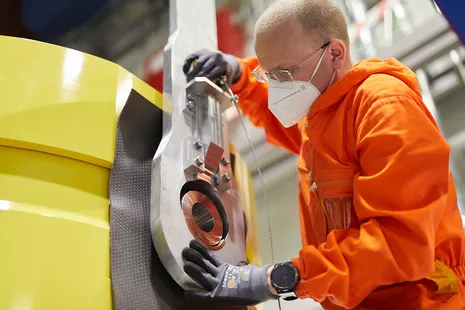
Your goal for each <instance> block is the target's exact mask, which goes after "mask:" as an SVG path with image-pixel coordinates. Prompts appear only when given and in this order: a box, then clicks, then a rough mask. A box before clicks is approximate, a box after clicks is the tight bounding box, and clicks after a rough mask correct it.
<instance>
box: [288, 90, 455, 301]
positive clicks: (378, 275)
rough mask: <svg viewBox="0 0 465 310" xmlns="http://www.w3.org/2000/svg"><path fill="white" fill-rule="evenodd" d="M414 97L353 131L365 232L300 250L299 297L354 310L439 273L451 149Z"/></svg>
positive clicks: (337, 234) (376, 106)
mask: <svg viewBox="0 0 465 310" xmlns="http://www.w3.org/2000/svg"><path fill="white" fill-rule="evenodd" d="M412 97H413V96H412ZM412 97H407V96H395V97H387V98H382V99H379V100H375V101H374V102H373V103H372V105H371V106H370V107H369V108H367V109H366V114H365V115H364V117H362V119H361V121H360V123H359V126H358V129H357V131H356V136H357V137H356V140H357V152H358V156H359V160H360V167H361V172H359V173H358V174H357V175H356V176H355V178H354V186H353V190H354V192H353V203H354V208H355V211H356V213H357V216H358V217H359V219H360V222H361V223H362V224H361V226H360V229H347V230H335V231H332V232H331V233H329V234H328V236H327V241H326V242H325V243H323V244H322V245H320V247H318V248H315V247H313V246H307V247H304V248H303V249H302V250H301V252H300V256H299V257H298V258H295V259H294V260H293V263H294V265H296V267H297V269H298V270H299V273H300V276H301V281H300V282H299V283H298V286H297V294H298V296H299V297H301V298H306V297H310V298H313V299H315V300H317V301H320V302H322V301H323V300H324V299H325V298H328V299H329V300H330V301H331V302H333V303H335V304H336V305H339V306H342V307H347V308H352V307H355V306H356V305H358V304H359V303H360V302H361V301H362V300H363V299H365V298H366V297H367V296H368V295H369V294H370V293H371V292H372V291H373V290H374V289H375V288H377V287H379V286H383V285H390V284H394V283H399V282H404V281H417V280H420V279H422V278H424V277H426V276H428V275H430V274H431V273H432V272H433V271H434V263H435V253H434V249H435V235H436V232H437V230H438V226H439V223H440V220H441V218H442V213H443V211H444V208H445V206H446V203H447V195H448V191H449V181H450V179H449V178H450V177H451V175H450V170H449V154H450V147H449V145H448V144H447V142H446V140H445V139H444V137H443V136H442V135H441V134H440V132H439V130H438V128H437V125H436V123H435V122H434V120H433V119H432V117H431V115H430V113H429V112H428V111H427V110H426V108H425V107H424V105H423V104H422V102H421V99H419V98H418V99H416V98H412Z"/></svg>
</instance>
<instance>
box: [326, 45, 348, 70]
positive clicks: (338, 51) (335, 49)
mask: <svg viewBox="0 0 465 310" xmlns="http://www.w3.org/2000/svg"><path fill="white" fill-rule="evenodd" d="M328 49H329V53H330V55H331V57H332V65H333V69H334V71H337V70H339V69H341V68H342V66H343V65H344V60H345V58H346V56H347V48H346V45H345V44H344V42H342V41H341V40H333V41H331V44H330V45H329V47H328Z"/></svg>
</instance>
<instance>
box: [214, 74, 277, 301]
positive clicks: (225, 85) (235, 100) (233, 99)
mask: <svg viewBox="0 0 465 310" xmlns="http://www.w3.org/2000/svg"><path fill="white" fill-rule="evenodd" d="M227 81H228V78H227V77H226V76H223V77H222V78H221V79H220V84H221V85H222V86H223V88H224V89H226V90H227V91H228V93H229V95H230V96H231V102H232V103H233V105H234V106H235V108H236V110H237V113H238V114H239V119H240V120H241V124H242V128H243V129H244V132H245V135H246V137H247V140H248V141H249V146H250V149H251V150H252V155H253V158H254V161H255V166H256V167H257V171H258V177H259V178H260V184H261V186H262V193H263V200H264V201H265V209H266V217H267V221H268V236H269V238H270V248H271V261H272V263H273V265H274V264H276V262H275V258H274V247H273V230H272V226H271V217H270V209H269V206H268V197H267V195H266V188H265V183H264V182H263V176H262V171H261V169H260V165H259V164H258V159H257V155H256V153H255V147H254V145H253V142H252V139H251V138H250V135H249V131H248V130H247V127H246V126H245V123H244V118H243V117H242V113H241V110H240V109H239V105H238V102H239V97H238V96H237V95H235V94H234V93H233V91H232V90H231V87H230V86H229V84H228V82H227ZM278 308H279V310H281V300H280V299H278Z"/></svg>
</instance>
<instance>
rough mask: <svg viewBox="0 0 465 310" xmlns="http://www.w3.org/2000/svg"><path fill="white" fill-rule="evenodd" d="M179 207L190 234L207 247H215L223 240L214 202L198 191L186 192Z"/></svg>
mask: <svg viewBox="0 0 465 310" xmlns="http://www.w3.org/2000/svg"><path fill="white" fill-rule="evenodd" d="M181 207H182V211H183V213H184V217H185V219H186V223H187V227H188V228H189V230H190V232H191V233H192V236H194V238H195V239H197V240H199V241H200V242H202V243H203V244H205V245H206V246H208V247H211V248H215V247H217V246H218V245H219V244H220V243H221V242H222V240H224V238H223V235H224V228H225V227H224V226H223V220H222V218H221V215H220V213H219V211H218V209H217V207H216V206H215V204H214V203H213V202H212V201H211V200H210V199H209V198H208V197H207V196H205V195H204V194H202V193H201V192H198V191H189V192H187V193H186V194H185V195H184V196H183V198H182V200H181Z"/></svg>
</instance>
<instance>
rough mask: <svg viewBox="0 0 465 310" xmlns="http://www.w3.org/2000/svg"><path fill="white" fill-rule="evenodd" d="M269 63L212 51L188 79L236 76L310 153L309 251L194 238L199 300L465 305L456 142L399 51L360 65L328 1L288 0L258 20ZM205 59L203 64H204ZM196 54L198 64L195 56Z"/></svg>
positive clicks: (302, 204) (305, 167)
mask: <svg viewBox="0 0 465 310" xmlns="http://www.w3.org/2000/svg"><path fill="white" fill-rule="evenodd" d="M255 51H256V54H257V57H258V59H256V58H247V59H241V60H236V59H235V58H234V57H232V56H230V55H223V54H221V53H219V52H211V51H206V50H202V51H199V52H196V53H194V54H192V55H190V56H189V57H188V58H187V59H186V64H185V67H184V71H185V73H186V75H187V78H188V80H189V79H192V78H193V77H195V76H206V77H209V78H210V79H212V80H214V79H216V78H218V77H220V76H221V75H224V74H227V76H228V78H229V81H230V83H231V85H232V89H233V91H234V92H235V93H236V94H237V95H238V96H239V106H240V108H241V109H242V112H243V113H244V114H245V115H247V116H248V117H249V118H250V120H251V121H252V123H253V124H255V125H256V126H259V127H262V128H264V129H265V131H266V135H267V139H268V141H269V142H270V143H272V144H275V145H278V146H281V147H283V148H285V149H286V150H288V151H290V152H292V153H295V154H297V155H299V160H298V166H297V169H298V177H299V213H300V223H301V233H302V242H303V247H302V250H301V251H300V255H299V256H298V257H297V258H294V259H292V261H291V262H288V263H284V264H277V265H275V266H271V267H270V266H266V267H264V268H259V267H257V266H251V265H248V266H243V267H237V266H231V265H228V264H225V263H224V262H221V261H220V260H218V259H217V258H216V257H215V256H214V255H213V254H212V253H211V252H210V251H209V250H207V249H206V248H204V247H202V245H200V244H199V243H197V242H192V243H191V245H190V247H189V248H186V249H185V250H184V252H183V256H184V259H185V260H186V263H185V270H186V272H187V273H188V274H189V275H190V276H191V277H192V278H193V279H194V280H196V281H198V282H199V283H201V284H202V285H204V287H205V288H206V290H207V292H187V293H186V294H187V296H188V297H190V298H198V299H207V300H208V299H210V300H217V301H218V300H219V301H222V302H224V303H226V304H243V305H244V304H255V303H259V302H263V301H265V300H267V299H270V298H277V296H288V295H293V294H294V295H296V296H297V297H299V298H313V299H314V300H316V301H318V302H320V303H321V304H322V306H323V307H324V308H325V309H389V310H394V309H396V310H397V309H432V310H433V309H434V310H437V309H451V310H455V309H457V310H459V309H465V287H464V283H465V265H464V263H465V255H464V240H465V239H464V230H463V227H462V221H461V216H460V212H459V209H458V207H457V199H456V191H455V187H454V182H453V179H452V176H451V172H450V170H449V156H450V146H449V145H448V144H447V142H446V140H445V139H444V137H443V136H442V135H441V133H440V132H439V129H438V126H437V124H436V123H435V121H434V119H433V117H432V116H431V114H430V112H429V111H428V109H427V108H426V107H425V105H424V103H423V101H422V96H421V92H420V89H419V87H418V83H417V80H416V77H415V74H414V73H413V72H412V71H411V70H409V69H408V68H407V67H405V66H404V65H402V64H401V63H399V62H398V61H396V60H395V59H388V60H384V61H383V60H379V59H369V60H364V61H362V62H360V63H358V64H355V65H352V64H351V62H350V56H349V37H348V33H347V25H346V23H345V21H344V17H343V14H342V13H341V11H340V10H339V9H338V8H337V7H336V6H335V5H333V4H332V2H331V1H330V0H282V1H277V2H275V3H274V4H273V5H272V6H270V7H269V8H268V9H267V11H266V12H265V13H264V14H263V15H262V16H261V17H260V19H259V21H258V22H257V25H256V28H255ZM194 60H195V62H194ZM193 64H194V66H192V65H193Z"/></svg>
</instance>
